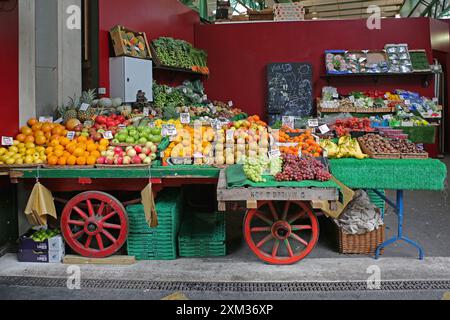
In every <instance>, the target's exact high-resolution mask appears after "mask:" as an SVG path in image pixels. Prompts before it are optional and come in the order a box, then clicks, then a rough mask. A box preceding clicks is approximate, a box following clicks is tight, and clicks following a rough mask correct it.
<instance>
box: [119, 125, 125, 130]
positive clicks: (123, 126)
mask: <svg viewBox="0 0 450 320" xmlns="http://www.w3.org/2000/svg"><path fill="white" fill-rule="evenodd" d="M117 127H118V128H119V129H121V130H122V129H125V128H126V127H127V126H126V125H124V124H119V125H118V126H117Z"/></svg>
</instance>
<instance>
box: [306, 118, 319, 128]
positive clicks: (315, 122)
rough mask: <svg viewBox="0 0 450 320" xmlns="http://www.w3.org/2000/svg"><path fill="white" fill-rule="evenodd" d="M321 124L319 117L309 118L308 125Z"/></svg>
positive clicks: (312, 126) (311, 126)
mask: <svg viewBox="0 0 450 320" xmlns="http://www.w3.org/2000/svg"><path fill="white" fill-rule="evenodd" d="M318 126H319V119H309V120H308V127H310V128H314V127H318Z"/></svg>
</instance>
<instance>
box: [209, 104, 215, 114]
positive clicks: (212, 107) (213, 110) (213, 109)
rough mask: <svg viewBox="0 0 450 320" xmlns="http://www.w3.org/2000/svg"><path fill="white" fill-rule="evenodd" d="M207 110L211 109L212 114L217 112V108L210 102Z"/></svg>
mask: <svg viewBox="0 0 450 320" xmlns="http://www.w3.org/2000/svg"><path fill="white" fill-rule="evenodd" d="M209 110H211V113H212V114H215V113H216V112H217V108H216V107H215V106H214V105H213V104H212V103H210V104H209Z"/></svg>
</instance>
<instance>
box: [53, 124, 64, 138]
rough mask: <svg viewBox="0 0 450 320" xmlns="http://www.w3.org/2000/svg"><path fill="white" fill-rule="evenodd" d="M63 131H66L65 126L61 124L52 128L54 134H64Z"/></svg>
mask: <svg viewBox="0 0 450 320" xmlns="http://www.w3.org/2000/svg"><path fill="white" fill-rule="evenodd" d="M63 132H64V127H61V126H59V125H58V126H56V127H54V128H53V129H52V134H53V135H57V136H62V134H63Z"/></svg>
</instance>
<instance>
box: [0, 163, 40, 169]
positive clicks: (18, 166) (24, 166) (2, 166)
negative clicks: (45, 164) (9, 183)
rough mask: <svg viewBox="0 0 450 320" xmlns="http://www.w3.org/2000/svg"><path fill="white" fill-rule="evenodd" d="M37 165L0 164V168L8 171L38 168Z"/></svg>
mask: <svg viewBox="0 0 450 320" xmlns="http://www.w3.org/2000/svg"><path fill="white" fill-rule="evenodd" d="M40 167H41V165H39V164H11V165H8V164H0V168H1V169H3V168H8V169H20V168H40Z"/></svg>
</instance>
